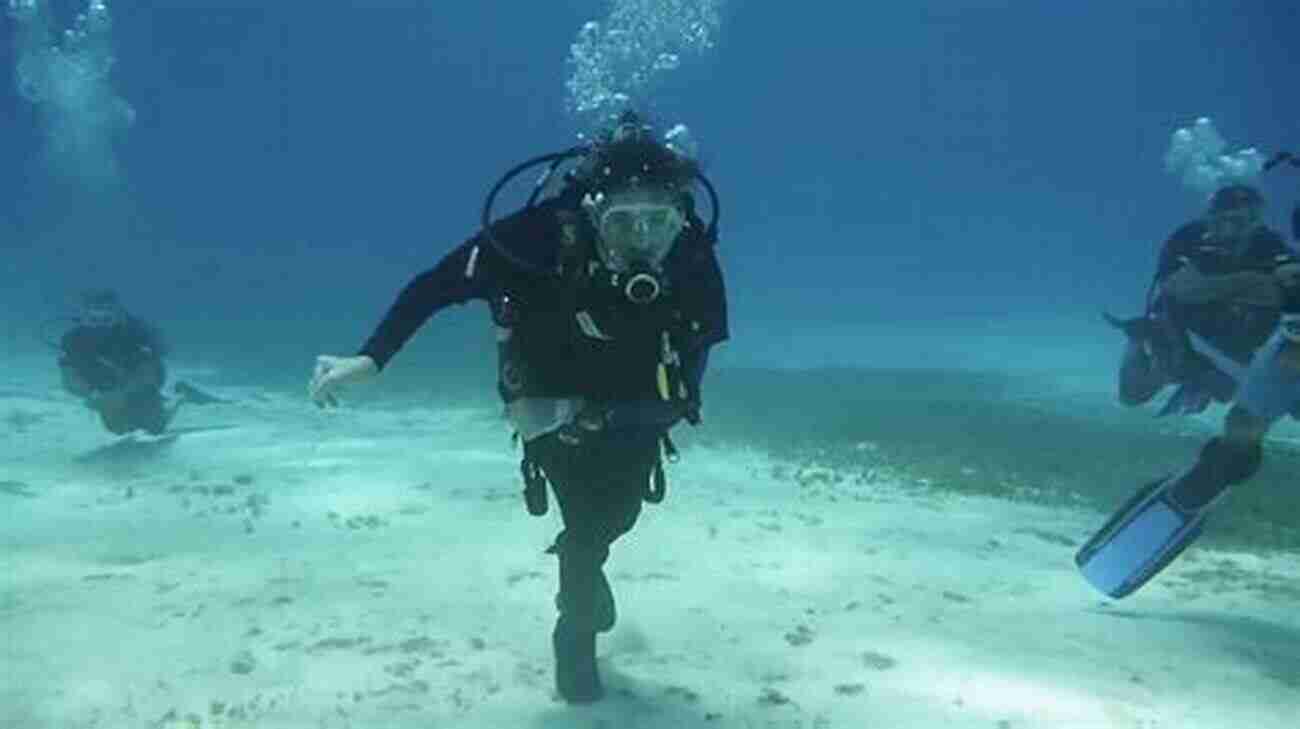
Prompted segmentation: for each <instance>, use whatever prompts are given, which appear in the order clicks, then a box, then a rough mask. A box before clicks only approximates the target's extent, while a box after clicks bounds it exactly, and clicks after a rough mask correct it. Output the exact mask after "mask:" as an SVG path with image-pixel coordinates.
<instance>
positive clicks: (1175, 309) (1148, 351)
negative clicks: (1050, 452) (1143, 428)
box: [1105, 185, 1292, 415]
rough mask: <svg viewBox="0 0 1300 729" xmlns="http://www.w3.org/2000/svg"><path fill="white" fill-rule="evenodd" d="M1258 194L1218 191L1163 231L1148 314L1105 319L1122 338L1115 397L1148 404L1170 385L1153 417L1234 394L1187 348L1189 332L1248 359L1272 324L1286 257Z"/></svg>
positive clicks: (1227, 381) (1237, 188) (1242, 189)
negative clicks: (1197, 215) (1194, 215)
mask: <svg viewBox="0 0 1300 729" xmlns="http://www.w3.org/2000/svg"><path fill="white" fill-rule="evenodd" d="M1263 208H1264V199H1263V197H1262V196H1261V195H1260V194H1259V192H1258V191H1257V190H1256V189H1255V188H1253V187H1249V186H1246V185H1229V186H1226V187H1223V188H1221V189H1220V190H1219V191H1218V192H1216V193H1215V194H1214V196H1213V197H1212V198H1211V200H1210V205H1209V209H1208V210H1207V211H1206V214H1205V216H1204V217H1203V218H1201V219H1199V220H1194V221H1192V222H1189V223H1187V224H1185V225H1183V226H1182V227H1180V228H1179V229H1178V230H1177V231H1175V232H1174V234H1173V235H1172V236H1170V238H1169V240H1168V241H1166V242H1165V245H1164V247H1163V249H1162V250H1161V252H1160V260H1159V263H1158V265H1157V267H1156V273H1155V276H1154V278H1153V280H1152V283H1151V287H1150V288H1149V289H1148V292H1147V307H1146V311H1145V312H1144V313H1143V314H1142V315H1141V316H1137V317H1134V318H1132V319H1127V320H1121V319H1118V318H1116V317H1113V316H1111V315H1109V314H1107V315H1105V316H1106V320H1107V321H1109V322H1110V323H1111V324H1112V325H1113V326H1115V327H1116V328H1117V329H1119V330H1120V331H1122V332H1123V333H1124V334H1125V336H1126V337H1127V338H1128V344H1127V347H1126V348H1125V351H1124V355H1123V359H1122V361H1121V364H1120V371H1119V399H1120V402H1121V403H1123V404H1125V405H1128V406H1136V405H1142V404H1145V403H1146V402H1148V401H1150V400H1151V399H1152V398H1153V397H1155V395H1156V394H1157V393H1159V392H1160V391H1161V390H1162V389H1164V388H1165V387H1166V386H1167V385H1175V386H1176V390H1175V391H1174V393H1173V395H1171V396H1170V397H1169V399H1168V400H1167V401H1166V402H1165V404H1164V406H1163V407H1162V408H1161V410H1160V411H1159V413H1160V415H1169V414H1179V415H1184V414H1194V413H1199V412H1201V411H1203V410H1205V408H1206V407H1207V406H1208V405H1209V404H1210V402H1212V401H1217V402H1229V401H1231V400H1232V397H1233V393H1234V391H1235V389H1236V383H1235V382H1234V381H1233V379H1232V378H1231V377H1230V376H1229V375H1228V374H1227V373H1225V372H1223V371H1221V370H1220V369H1219V368H1216V367H1215V366H1214V365H1213V364H1212V363H1211V361H1210V360H1209V358H1207V357H1205V356H1204V355H1202V354H1200V353H1198V352H1196V351H1195V350H1194V349H1193V348H1192V347H1191V340H1190V338H1189V335H1190V334H1193V333H1194V334H1196V335H1199V336H1201V337H1203V338H1204V339H1206V340H1207V341H1209V342H1210V343H1211V344H1213V345H1214V346H1215V347H1216V348H1218V349H1219V350H1221V351H1223V352H1226V353H1227V354H1228V355H1229V356H1230V357H1231V358H1232V359H1233V360H1235V361H1237V362H1240V363H1245V362H1248V361H1249V360H1250V357H1251V355H1252V354H1253V353H1254V352H1255V350H1257V349H1259V347H1261V346H1262V345H1263V344H1264V342H1265V341H1267V340H1268V338H1269V336H1270V335H1271V334H1272V333H1273V331H1274V330H1275V329H1276V328H1277V322H1278V317H1279V316H1280V312H1281V308H1280V307H1281V288H1280V285H1279V281H1278V278H1277V276H1276V273H1275V271H1276V269H1277V267H1278V265H1279V263H1280V262H1285V261H1287V260H1289V259H1290V257H1291V255H1292V251H1291V249H1290V248H1289V247H1288V246H1287V244H1286V242H1285V241H1284V240H1283V238H1282V236H1281V235H1279V234H1278V233H1276V232H1274V231H1272V230H1270V229H1269V228H1267V227H1266V226H1265V225H1264V224H1263Z"/></svg>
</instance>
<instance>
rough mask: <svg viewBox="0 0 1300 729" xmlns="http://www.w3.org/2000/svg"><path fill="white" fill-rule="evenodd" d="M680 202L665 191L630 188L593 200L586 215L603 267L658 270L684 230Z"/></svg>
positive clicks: (674, 194)
mask: <svg viewBox="0 0 1300 729" xmlns="http://www.w3.org/2000/svg"><path fill="white" fill-rule="evenodd" d="M679 199H680V197H679V195H678V194H677V193H676V192H675V191H673V190H671V189H664V188H655V189H647V188H632V189H627V190H621V191H618V192H614V193H611V194H609V195H598V196H596V197H595V198H593V199H592V200H591V202H590V203H589V205H588V211H589V212H590V214H591V216H592V222H593V223H594V224H595V226H596V231H597V233H598V234H599V236H600V246H599V248H600V252H601V256H602V258H604V260H605V264H606V265H608V266H609V267H611V268H613V269H615V270H620V271H626V270H629V269H631V268H636V267H649V268H652V269H658V268H659V267H660V264H661V263H662V262H663V259H664V258H665V257H666V256H667V255H668V252H669V251H670V250H672V247H673V243H674V242H676V240H677V236H679V235H681V232H682V230H683V228H685V227H686V217H685V215H683V214H682V211H681V208H680V207H679V205H678V201H679Z"/></svg>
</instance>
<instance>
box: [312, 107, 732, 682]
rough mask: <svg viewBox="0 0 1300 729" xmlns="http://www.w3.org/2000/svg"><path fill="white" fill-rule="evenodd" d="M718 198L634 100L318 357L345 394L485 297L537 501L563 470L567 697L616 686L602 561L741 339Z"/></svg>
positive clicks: (327, 379) (559, 482) (610, 606)
mask: <svg viewBox="0 0 1300 729" xmlns="http://www.w3.org/2000/svg"><path fill="white" fill-rule="evenodd" d="M566 163H573V167H572V168H571V169H570V170H569V171H568V172H567V173H565V174H564V175H557V174H556V173H557V170H558V169H559V167H560V166H561V165H564V164H566ZM540 165H549V167H548V169H547V171H546V174H545V175H544V176H543V178H542V181H541V182H540V183H539V184H538V186H537V188H536V189H535V190H534V191H533V192H532V195H531V196H530V198H529V199H528V201H527V204H526V205H525V206H524V207H523V208H521V209H520V210H518V211H516V212H514V213H512V214H510V215H508V216H506V217H504V218H503V219H501V220H493V219H492V209H493V205H494V202H495V199H496V196H497V194H498V193H499V192H500V191H501V189H502V188H503V187H504V186H505V185H506V184H507V183H508V182H509V181H510V180H511V179H513V178H514V177H516V176H517V175H518V174H520V173H521V172H523V171H524V170H527V169H529V168H532V167H537V166H540ZM552 182H557V183H561V184H558V185H556V186H555V188H558V189H555V188H552V186H551V184H550V183H552ZM697 182H698V183H700V184H701V185H702V186H703V188H704V190H705V191H706V192H707V193H708V195H709V198H710V202H711V206H712V220H711V221H710V222H709V223H707V224H706V223H704V221H703V220H701V218H700V217H699V216H698V215H697V214H696V211H695V204H694V196H693V189H694V185H695V184H696V183H697ZM544 193H545V194H544ZM539 198H541V199H539ZM718 212H719V209H718V203H717V196H716V194H715V192H714V190H713V186H712V185H711V184H710V183H709V181H708V179H707V178H705V177H704V176H703V174H702V173H701V172H700V169H699V167H698V165H697V163H696V162H695V161H694V160H692V159H691V158H690V157H688V156H687V155H685V154H682V153H680V152H679V151H678V150H677V149H675V148H674V147H673V146H672V145H671V144H666V143H663V142H661V141H659V140H658V139H657V138H656V136H655V135H654V132H653V129H652V127H650V126H649V125H647V124H645V123H643V121H642V120H641V118H640V117H638V116H637V115H636V114H634V113H632V112H627V113H625V114H624V115H623V116H622V117H621V118H620V120H619V122H618V124H617V125H616V126H614V127H613V128H612V129H611V130H608V131H606V132H604V133H602V134H601V135H600V136H599V137H598V138H596V139H595V140H594V141H593V142H592V143H591V144H589V145H583V146H579V147H574V148H572V149H569V150H566V151H564V152H558V153H554V154H549V155H544V156H541V157H537V158H535V159H532V160H529V161H528V162H525V163H523V164H520V165H518V166H516V167H515V168H514V169H512V170H510V171H509V172H508V173H507V174H506V175H505V176H504V177H503V178H502V179H501V180H500V181H499V182H498V183H497V184H496V186H495V187H494V188H493V189H492V191H491V193H490V194H489V195H488V198H487V201H486V203H485V205H484V209H483V213H482V229H481V230H480V231H479V232H478V233H477V234H476V235H474V236H473V237H471V238H470V239H469V240H467V241H466V242H464V243H463V244H461V245H460V246H458V247H457V248H455V249H453V250H452V251H451V252H450V253H448V254H447V255H446V256H444V257H443V258H442V260H441V261H440V262H439V263H438V264H437V265H435V266H434V267H433V268H431V269H429V270H428V271H426V272H424V273H422V274H420V275H418V276H416V277H415V278H414V280H412V281H411V282H410V283H409V284H408V285H407V286H406V288H405V289H404V290H403V291H402V292H401V294H400V295H399V296H398V297H397V300H396V302H395V303H394V304H393V305H392V307H391V308H390V309H389V311H388V313H387V316H385V318H384V319H383V321H382V322H381V323H380V324H379V325H378V326H377V327H376V329H375V330H374V332H373V334H372V335H371V336H370V338H369V339H368V341H366V343H365V344H364V346H362V347H361V348H360V350H359V352H358V354H356V355H355V356H351V357H336V356H327V355H322V356H320V357H319V358H318V359H317V363H316V367H315V371H314V374H313V377H312V380H311V383H310V385H309V387H308V392H309V395H310V397H311V398H312V400H313V401H315V402H316V403H317V405H319V406H321V407H326V406H330V405H334V404H336V401H335V393H336V392H337V391H338V389H339V388H340V386H341V385H344V384H346V383H349V382H354V381H357V380H361V379H365V378H368V377H372V376H374V375H376V374H377V373H378V372H379V371H380V370H382V369H383V367H384V366H385V365H386V364H387V363H388V361H389V360H390V359H392V357H393V356H394V355H395V354H396V353H397V351H398V350H399V349H400V348H401V347H402V346H403V344H405V342H406V341H407V340H408V339H409V338H410V337H411V336H412V335H413V334H414V332H415V331H416V329H417V328H419V327H420V326H421V325H422V324H423V323H424V322H425V321H427V320H428V319H429V318H430V317H431V316H432V315H433V314H434V313H436V312H438V311H440V310H441V309H443V308H445V307H447V306H449V305H450V304H453V303H464V302H466V301H469V300H471V299H478V300H483V301H486V302H488V304H489V307H490V310H491V315H492V320H493V322H494V324H495V326H496V331H497V342H498V368H497V375H498V377H497V380H498V392H499V394H500V396H501V398H502V400H503V401H504V403H505V410H506V415H507V417H508V418H509V420H510V422H511V424H512V426H513V429H514V431H515V438H516V439H517V440H519V441H522V442H523V459H522V462H521V464H520V468H521V472H522V474H523V479H524V493H523V496H524V498H523V500H524V502H525V505H526V507H527V509H528V511H529V512H530V513H531V514H534V515H541V514H544V513H546V511H547V509H548V495H547V485H548V483H549V485H550V488H551V490H552V491H553V492H554V495H555V500H556V501H557V502H558V504H559V508H560V514H561V517H562V520H563V525H564V526H563V530H562V531H561V532H560V534H559V535H558V536H557V537H556V539H555V542H554V544H553V545H552V546H551V548H550V549H548V550H547V551H548V552H549V553H551V554H555V555H556V556H557V557H558V561H559V591H558V594H557V595H556V599H555V602H556V608H557V611H558V618H557V620H556V623H555V627H554V630H553V632H552V646H553V649H554V653H555V686H556V690H557V692H558V693H559V694H560V696H561V697H562V698H563V699H564V700H565V701H567V702H569V703H587V702H592V701H596V700H599V699H600V698H601V696H602V695H603V688H602V684H601V680H600V675H599V673H598V670H597V665H596V635H597V634H598V633H603V632H607V631H609V630H610V629H612V628H613V626H614V623H615V619H616V610H615V603H614V596H613V593H612V591H611V589H610V585H609V582H608V580H607V579H606V577H605V573H604V568H603V565H604V563H605V561H606V559H607V558H608V556H609V550H610V545H611V544H612V543H613V542H614V541H615V540H617V539H618V538H619V537H620V536H622V535H623V534H626V533H627V532H628V531H630V530H631V529H632V527H633V525H634V524H635V523H636V520H637V517H638V516H639V514H640V511H641V504H642V502H643V501H644V502H649V503H657V502H659V501H661V500H662V499H663V498H664V494H665V478H664V470H663V458H664V457H665V456H666V457H667V458H668V459H669V460H670V461H671V460H673V459H675V457H676V451H675V449H674V448H673V445H672V441H671V440H670V439H669V437H668V432H669V430H670V428H672V427H673V426H674V425H675V424H677V423H679V422H680V421H682V420H685V421H688V422H689V423H691V424H692V425H697V424H699V422H700V403H701V399H700V382H701V379H702V377H703V374H704V370H705V367H706V365H707V362H708V356H709V350H710V348H711V347H712V346H713V345H715V344H718V343H719V342H722V341H723V340H725V339H726V338H727V337H728V325H727V303H726V296H725V290H724V286H723V280H722V273H721V270H720V268H719V265H718V261H717V258H716V256H715V254H714V245H715V244H716V242H717V230H718V228H717V224H718Z"/></svg>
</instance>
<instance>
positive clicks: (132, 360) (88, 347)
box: [57, 291, 184, 435]
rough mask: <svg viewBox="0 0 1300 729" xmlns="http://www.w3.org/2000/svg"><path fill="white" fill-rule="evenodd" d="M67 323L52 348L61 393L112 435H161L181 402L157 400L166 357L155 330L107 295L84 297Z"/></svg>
mask: <svg viewBox="0 0 1300 729" xmlns="http://www.w3.org/2000/svg"><path fill="white" fill-rule="evenodd" d="M73 321H74V324H73V326H72V328H71V329H69V330H68V331H67V332H66V333H64V335H63V336H62V337H61V338H60V340H59V343H58V345H57V349H58V351H59V370H60V372H61V373H62V380H63V387H64V389H65V390H67V391H68V392H70V393H72V394H73V395H76V396H77V397H80V398H82V400H83V401H84V402H85V404H86V406H87V407H89V408H90V409H92V410H94V411H96V412H97V413H99V416H100V419H101V420H102V421H103V423H104V427H105V428H107V429H108V431H109V432H110V433H113V434H114V435H124V434H126V433H130V432H132V431H135V430H143V431H145V432H146V433H149V434H151V435H159V434H161V433H162V432H163V431H164V430H165V429H166V428H167V425H168V423H170V422H171V420H172V418H173V417H175V415H176V411H177V410H178V409H179V407H180V405H181V402H182V401H183V399H184V398H178V399H177V400H176V402H173V403H168V402H167V400H166V399H165V398H164V397H163V395H162V386H163V382H164V381H165V380H166V377H167V374H166V373H167V370H166V366H165V365H164V363H163V356H164V355H165V353H166V352H165V349H164V346H163V342H162V337H161V335H160V334H159V332H158V330H157V329H155V328H154V327H153V326H151V325H150V324H147V323H146V322H144V321H142V320H140V319H138V318H136V317H135V316H132V315H131V314H130V313H129V312H127V310H126V308H125V307H124V306H122V302H121V301H120V300H119V299H118V296H117V294H116V293H114V292H112V291H91V292H88V293H86V294H85V295H84V296H83V297H82V305H81V310H80V312H79V313H78V315H77V316H76V317H74V319H73ZM178 391H183V388H182V387H181V386H178Z"/></svg>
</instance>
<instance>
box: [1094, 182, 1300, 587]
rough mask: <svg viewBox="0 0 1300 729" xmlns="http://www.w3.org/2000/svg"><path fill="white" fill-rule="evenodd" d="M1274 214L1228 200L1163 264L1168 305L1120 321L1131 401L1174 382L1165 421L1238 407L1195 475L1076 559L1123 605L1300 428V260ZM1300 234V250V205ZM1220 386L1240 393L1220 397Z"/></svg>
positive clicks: (1163, 298)
mask: <svg viewBox="0 0 1300 729" xmlns="http://www.w3.org/2000/svg"><path fill="white" fill-rule="evenodd" d="M1262 206H1263V199H1262V198H1261V196H1260V195H1259V193H1258V192H1257V191H1256V190H1255V189H1254V188H1251V187H1247V186H1243V185H1233V186H1228V187H1225V188H1223V189H1221V190H1219V192H1218V193H1216V194H1215V195H1214V198H1213V200H1212V201H1211V206H1210V215H1209V217H1208V219H1207V221H1205V222H1203V223H1199V224H1195V223H1194V224H1191V225H1189V226H1185V227H1184V228H1182V229H1180V231H1179V234H1176V235H1175V236H1174V238H1173V239H1171V241H1170V243H1169V245H1168V246H1167V247H1166V250H1165V252H1164V254H1163V255H1162V256H1161V266H1160V271H1159V272H1158V273H1157V277H1156V282H1155V284H1154V285H1153V288H1157V289H1158V290H1159V293H1158V295H1157V301H1158V303H1157V305H1155V306H1153V307H1150V308H1149V310H1148V315H1147V316H1145V317H1141V318H1140V319H1138V320H1131V321H1128V322H1117V321H1116V322H1113V323H1116V325H1117V326H1120V328H1121V329H1123V330H1124V331H1125V333H1126V334H1127V335H1128V337H1129V351H1128V352H1126V354H1125V360H1124V368H1125V370H1126V371H1125V373H1124V374H1123V375H1121V397H1122V398H1123V399H1125V400H1126V401H1127V402H1130V403H1136V402H1139V401H1144V400H1145V399H1149V398H1150V397H1151V396H1152V395H1153V394H1154V392H1155V391H1156V390H1157V389H1159V387H1161V386H1163V384H1164V383H1165V382H1168V381H1175V382H1179V383H1180V387H1181V389H1180V394H1176V395H1175V397H1174V402H1171V403H1170V404H1167V405H1166V406H1165V411H1171V410H1172V411H1177V412H1199V411H1200V410H1201V409H1203V408H1204V407H1205V405H1206V403H1207V401H1208V398H1214V399H1224V400H1234V402H1233V405H1232V406H1231V408H1230V409H1229V411H1228V413H1227V415H1226V416H1225V417H1224V421H1223V431H1222V433H1221V434H1220V435H1218V436H1216V437H1214V438H1211V439H1210V440H1209V442H1207V443H1206V444H1205V445H1204V447H1203V448H1202V449H1201V452H1200V456H1199V457H1198V458H1197V460H1196V462H1195V463H1194V464H1192V466H1190V467H1189V468H1187V469H1185V470H1183V471H1181V472H1179V473H1176V474H1171V475H1167V476H1162V477H1160V478H1157V479H1155V480H1153V481H1150V482H1149V483H1147V484H1146V485H1145V486H1143V487H1142V488H1141V489H1139V490H1138V492H1137V493H1136V494H1135V495H1134V496H1133V497H1132V498H1131V499H1129V500H1128V502H1127V503H1125V504H1124V505H1123V506H1122V507H1121V508H1120V509H1119V510H1118V511H1117V512H1116V513H1115V514H1114V515H1113V516H1112V517H1111V518H1110V519H1109V520H1108V521H1107V522H1106V523H1105V524H1104V525H1103V526H1102V528H1101V529H1100V530H1099V531H1098V532H1097V533H1096V534H1095V535H1094V536H1093V537H1092V538H1091V539H1089V540H1088V542H1087V543H1086V544H1085V545H1084V546H1083V547H1082V548H1081V549H1079V551H1078V553H1077V554H1076V555H1075V563H1076V565H1077V566H1078V567H1079V569H1080V571H1081V572H1082V574H1083V576H1084V577H1085V578H1086V579H1087V580H1088V582H1089V583H1091V584H1092V585H1093V586H1094V587H1096V588H1097V589H1098V590H1100V591H1101V592H1103V593H1105V594H1107V595H1109V596H1111V597H1114V598H1121V597H1124V596H1126V595H1129V594H1131V593H1132V592H1133V591H1135V590H1137V589H1138V588H1140V587H1141V586H1142V585H1144V584H1145V583H1146V582H1147V581H1149V580H1150V579H1151V578H1152V577H1154V576H1155V575H1156V574H1158V573H1159V572H1160V571H1161V570H1163V569H1164V568H1165V567H1166V566H1167V565H1169V563H1170V562H1172V561H1173V560H1174V559H1175V558H1176V557H1177V556H1178V555H1179V554H1180V553H1181V552H1182V551H1183V550H1184V549H1185V548H1186V547H1187V546H1188V545H1189V544H1191V543H1192V541H1194V540H1195V539H1196V538H1197V537H1198V536H1199V535H1200V534H1201V532H1202V530H1203V528H1204V524H1205V518H1206V516H1207V515H1208V514H1209V512H1210V511H1211V510H1212V508H1213V507H1214V505H1215V504H1216V503H1217V502H1218V500H1219V499H1220V497H1221V496H1222V495H1223V494H1224V493H1225V492H1226V491H1227V490H1228V488H1229V487H1231V486H1233V485H1235V484H1239V483H1242V482H1245V481H1247V480H1249V479H1250V478H1251V477H1252V476H1254V475H1255V473H1256V472H1257V471H1258V470H1259V468H1260V465H1261V463H1262V461H1263V447H1262V441H1263V438H1264V436H1265V435H1266V434H1267V432H1268V431H1269V429H1270V428H1271V427H1272V425H1273V423H1274V422H1276V421H1277V420H1279V419H1281V418H1283V417H1285V416H1287V415H1290V416H1291V417H1293V418H1300V259H1297V257H1296V256H1295V254H1294V253H1293V251H1292V249H1291V248H1289V247H1287V245H1286V244H1285V242H1284V241H1282V239H1281V238H1280V236H1278V235H1277V234H1276V233H1273V232H1272V231H1269V230H1267V229H1266V228H1264V226H1263V223H1262V217H1261V215H1260V212H1261V209H1262ZM1292 223H1293V225H1294V228H1295V230H1293V235H1294V236H1295V238H1296V239H1297V242H1300V206H1297V208H1296V210H1295V211H1294V212H1293V214H1292ZM1269 325H1271V327H1272V328H1271V331H1268V332H1267V333H1265V332H1264V329H1265V327H1266V326H1269ZM1257 341H1258V345H1257V346H1252V345H1255V343H1256V342H1257ZM1220 377H1226V378H1228V386H1227V387H1225V388H1222V389H1216V388H1218V387H1219V385H1220V380H1219V379H1218V378H1220Z"/></svg>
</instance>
